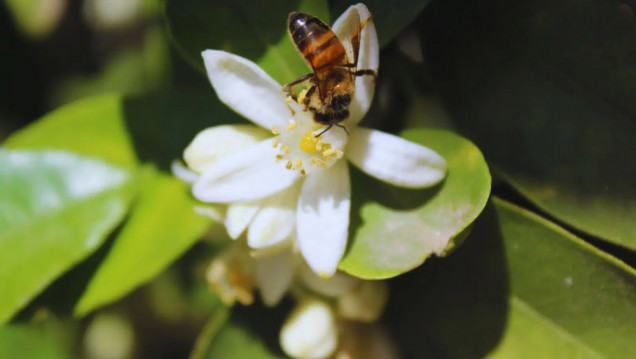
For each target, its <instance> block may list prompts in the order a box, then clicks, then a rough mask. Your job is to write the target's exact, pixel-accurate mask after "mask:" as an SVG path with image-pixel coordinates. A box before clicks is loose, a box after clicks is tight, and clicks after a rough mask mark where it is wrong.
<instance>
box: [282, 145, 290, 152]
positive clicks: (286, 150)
mask: <svg viewBox="0 0 636 359" xmlns="http://www.w3.org/2000/svg"><path fill="white" fill-rule="evenodd" d="M283 152H285V153H289V146H287V145H284V146H283Z"/></svg>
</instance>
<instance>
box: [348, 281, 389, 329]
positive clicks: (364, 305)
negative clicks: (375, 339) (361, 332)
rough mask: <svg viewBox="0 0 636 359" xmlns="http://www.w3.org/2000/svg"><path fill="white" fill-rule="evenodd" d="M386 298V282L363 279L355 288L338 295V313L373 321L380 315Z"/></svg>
mask: <svg viewBox="0 0 636 359" xmlns="http://www.w3.org/2000/svg"><path fill="white" fill-rule="evenodd" d="M388 298H389V289H388V288H387V286H386V282H384V281H375V280H363V281H360V285H359V286H358V287H357V288H355V289H354V290H351V291H348V292H346V293H344V294H343V295H341V296H339V297H338V299H337V307H338V314H339V315H340V317H342V318H346V319H350V320H357V321H361V322H367V323H370V322H374V321H376V320H378V318H380V315H382V312H383V311H384V307H385V306H386V302H387V300H388Z"/></svg>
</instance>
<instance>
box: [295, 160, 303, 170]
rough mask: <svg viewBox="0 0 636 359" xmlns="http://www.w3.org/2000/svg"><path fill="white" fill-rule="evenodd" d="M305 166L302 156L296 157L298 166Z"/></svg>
mask: <svg viewBox="0 0 636 359" xmlns="http://www.w3.org/2000/svg"><path fill="white" fill-rule="evenodd" d="M302 166H303V161H302V160H301V159H300V158H297V159H296V167H298V168H300V167H302Z"/></svg>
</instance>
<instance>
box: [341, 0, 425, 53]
mask: <svg viewBox="0 0 636 359" xmlns="http://www.w3.org/2000/svg"><path fill="white" fill-rule="evenodd" d="M429 2H430V0H397V1H395V0H394V1H382V0H368V1H364V4H365V5H366V6H367V7H368V8H369V11H371V14H373V22H374V23H375V27H376V29H377V32H378V40H379V41H380V46H384V45H386V44H388V43H389V41H391V40H392V39H393V38H394V37H395V36H397V34H399V33H400V31H401V30H402V29H404V28H405V27H406V26H408V25H409V24H410V23H411V22H412V21H413V20H415V18H416V17H417V15H418V14H419V13H420V12H421V11H422V10H423V9H424V7H426V5H428V3H429ZM356 3H357V2H356V1H346V0H334V1H331V4H332V5H331V16H332V17H333V18H334V19H336V18H337V17H338V16H340V14H342V13H343V12H344V11H345V10H347V8H348V7H349V6H351V5H355V4H356Z"/></svg>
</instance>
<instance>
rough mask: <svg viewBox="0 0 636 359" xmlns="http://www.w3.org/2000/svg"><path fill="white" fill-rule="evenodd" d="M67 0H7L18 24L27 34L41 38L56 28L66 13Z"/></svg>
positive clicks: (6, 2) (8, 6)
mask: <svg viewBox="0 0 636 359" xmlns="http://www.w3.org/2000/svg"><path fill="white" fill-rule="evenodd" d="M66 1H67V0H5V1H4V3H5V4H6V5H7V9H9V11H11V13H12V15H13V18H14V19H15V22H16V24H17V25H18V26H19V27H20V29H21V30H22V32H24V33H25V34H26V35H27V36H30V37H33V38H36V39H40V38H43V37H46V36H47V35H49V34H50V33H51V32H52V31H54V30H55V28H56V27H57V25H58V24H59V22H60V20H61V19H62V17H63V16H64V14H65V13H66Z"/></svg>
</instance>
